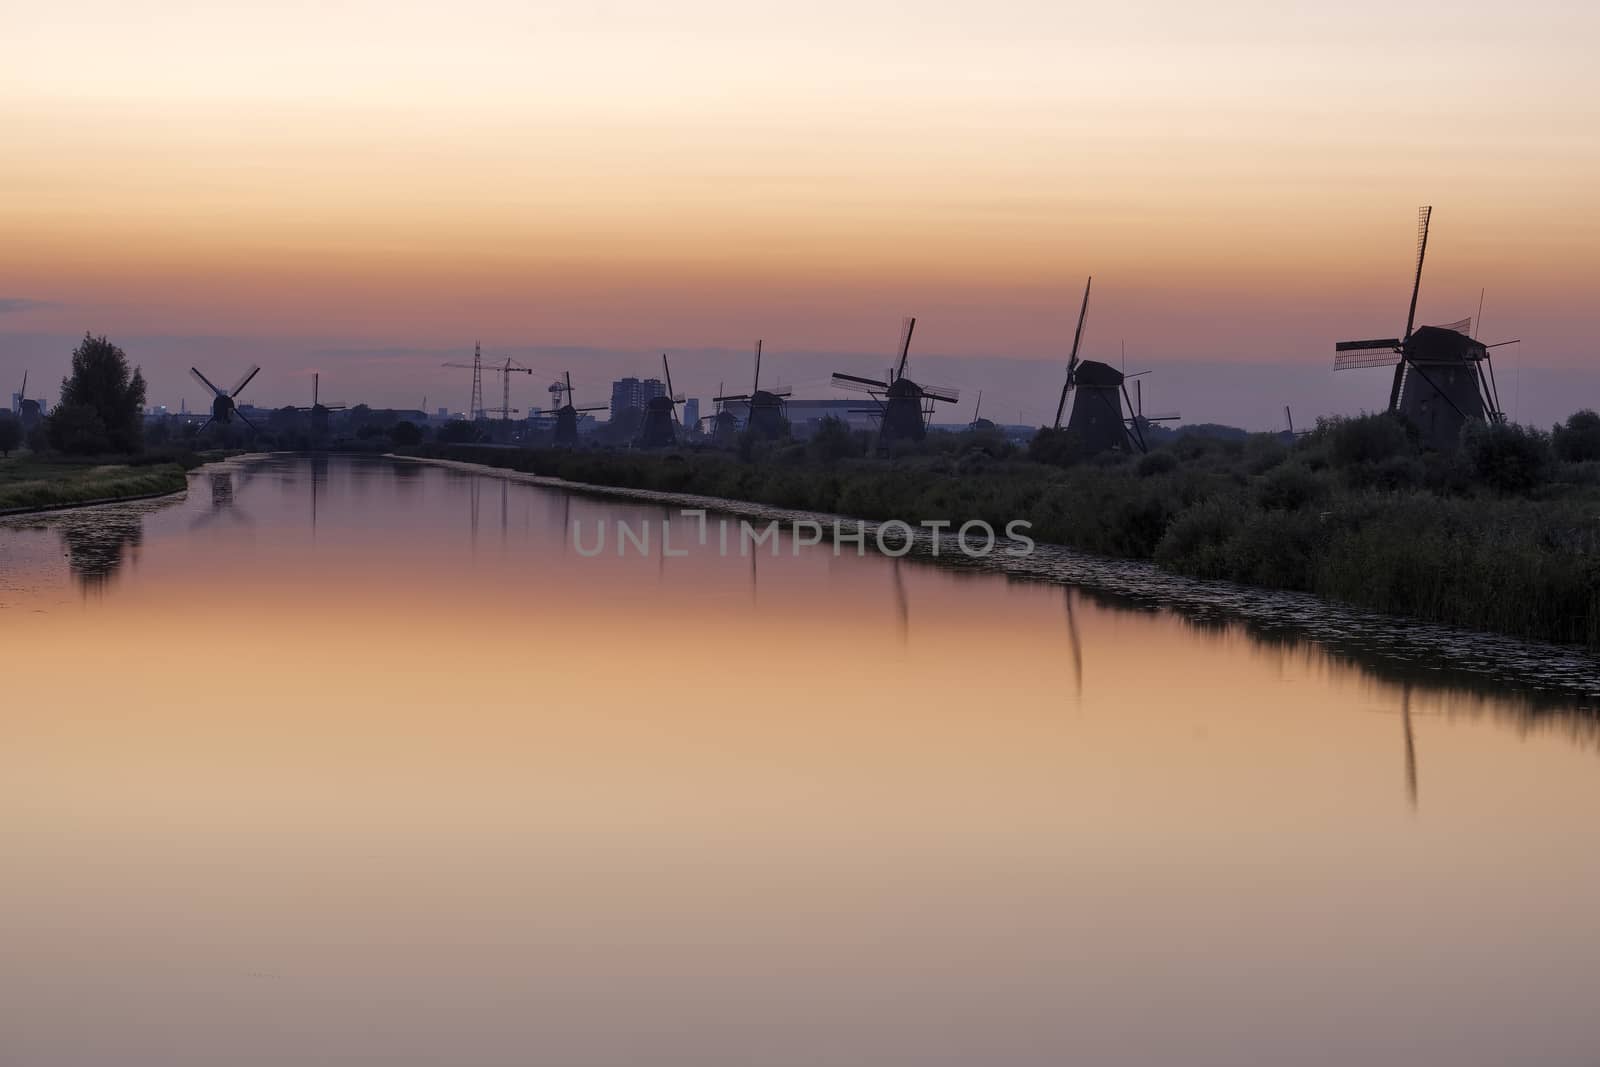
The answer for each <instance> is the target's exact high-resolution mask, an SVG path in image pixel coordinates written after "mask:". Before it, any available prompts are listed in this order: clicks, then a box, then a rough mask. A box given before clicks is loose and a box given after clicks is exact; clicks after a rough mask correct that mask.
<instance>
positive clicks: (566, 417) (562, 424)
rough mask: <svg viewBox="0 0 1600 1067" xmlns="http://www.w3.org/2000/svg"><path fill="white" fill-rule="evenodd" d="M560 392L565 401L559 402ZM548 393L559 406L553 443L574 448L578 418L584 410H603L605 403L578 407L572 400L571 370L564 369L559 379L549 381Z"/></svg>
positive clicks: (576, 442)
mask: <svg viewBox="0 0 1600 1067" xmlns="http://www.w3.org/2000/svg"><path fill="white" fill-rule="evenodd" d="M562 394H565V395H566V402H565V403H560V399H561V396H562ZM550 395H551V396H554V397H556V398H557V402H558V403H560V406H559V407H557V408H556V412H555V419H556V431H555V443H556V447H558V448H576V447H577V444H578V420H579V419H580V418H581V417H582V415H583V414H584V413H585V412H590V411H604V410H606V407H607V405H605V404H589V405H587V406H585V407H581V408H580V407H578V406H577V405H575V404H574V403H573V402H572V372H571V371H566V372H565V373H564V374H563V376H562V380H561V381H555V382H551V383H550Z"/></svg>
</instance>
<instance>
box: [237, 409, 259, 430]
mask: <svg viewBox="0 0 1600 1067" xmlns="http://www.w3.org/2000/svg"><path fill="white" fill-rule="evenodd" d="M233 413H234V414H235V415H237V416H239V421H240V422H242V423H244V424H245V425H246V426H248V427H250V432H251V433H260V432H261V431H260V430H259V429H257V428H256V424H255V423H253V422H251V421H250V420H249V419H247V418H245V417H244V412H242V411H240V410H239V409H238V408H234V409H233Z"/></svg>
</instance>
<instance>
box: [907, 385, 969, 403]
mask: <svg viewBox="0 0 1600 1067" xmlns="http://www.w3.org/2000/svg"><path fill="white" fill-rule="evenodd" d="M918 388H920V389H921V390H922V395H923V396H925V397H927V398H928V399H930V400H943V401H944V402H945V403H947V404H954V403H955V402H956V401H958V400H960V399H961V390H959V389H951V388H949V387H948V386H943V385H923V386H918Z"/></svg>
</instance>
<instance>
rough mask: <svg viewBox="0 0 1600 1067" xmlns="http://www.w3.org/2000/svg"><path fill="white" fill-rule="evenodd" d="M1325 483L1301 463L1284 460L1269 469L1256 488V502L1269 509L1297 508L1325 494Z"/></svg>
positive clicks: (1284, 509) (1295, 509)
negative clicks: (1282, 462)
mask: <svg viewBox="0 0 1600 1067" xmlns="http://www.w3.org/2000/svg"><path fill="white" fill-rule="evenodd" d="M1327 492H1328V485H1327V483H1326V482H1325V481H1324V480H1323V479H1321V478H1318V477H1317V476H1316V475H1315V474H1313V473H1311V471H1310V470H1309V469H1308V468H1307V467H1305V466H1304V465H1302V464H1299V463H1285V464H1283V465H1282V466H1280V467H1277V468H1275V469H1273V470H1272V471H1271V472H1269V473H1268V474H1267V476H1266V477H1264V478H1262V479H1261V484H1260V486H1259V487H1258V488H1257V490H1256V501H1257V503H1259V504H1260V505H1261V506H1262V507H1264V508H1268V509H1269V510H1278V511H1297V510H1299V509H1300V508H1303V507H1305V506H1306V505H1307V504H1309V503H1311V502H1313V501H1316V500H1321V499H1322V498H1323V497H1324V496H1326V495H1327Z"/></svg>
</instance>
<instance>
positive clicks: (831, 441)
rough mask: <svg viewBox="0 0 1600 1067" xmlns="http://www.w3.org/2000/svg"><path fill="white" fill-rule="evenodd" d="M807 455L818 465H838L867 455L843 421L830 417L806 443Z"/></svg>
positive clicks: (863, 447)
mask: <svg viewBox="0 0 1600 1067" xmlns="http://www.w3.org/2000/svg"><path fill="white" fill-rule="evenodd" d="M806 453H807V454H808V455H809V456H810V457H811V458H812V459H814V460H816V461H817V462H818V463H837V462H839V461H840V460H841V459H850V458H852V457H855V456H862V455H865V454H866V448H865V446H864V444H863V442H862V441H860V440H859V439H858V438H857V436H856V434H855V433H854V432H852V431H851V429H850V426H849V424H848V423H846V422H845V421H844V420H843V419H841V418H838V417H836V416H833V415H829V416H828V417H827V418H825V419H823V420H822V421H821V422H819V423H818V424H817V432H816V433H814V434H812V435H811V440H809V441H807V442H806Z"/></svg>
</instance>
